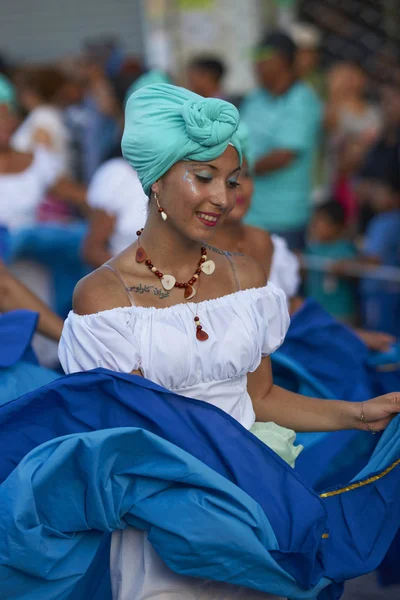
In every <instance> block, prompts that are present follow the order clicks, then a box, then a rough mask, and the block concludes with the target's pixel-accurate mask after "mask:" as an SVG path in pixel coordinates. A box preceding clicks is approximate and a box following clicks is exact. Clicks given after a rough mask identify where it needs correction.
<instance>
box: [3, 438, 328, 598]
mask: <svg viewBox="0 0 400 600" xmlns="http://www.w3.org/2000/svg"><path fill="white" fill-rule="evenodd" d="M150 466H151V468H150ZM16 498H18V501H17V502H16V501H15V499H16ZM0 504H1V506H2V507H3V509H4V518H2V520H1V523H0V532H1V533H0V563H1V566H0V590H1V592H2V594H4V595H5V597H6V598H8V599H9V600H11V599H14V598H15V599H17V598H18V599H19V600H23V599H32V598H40V599H41V600H53V599H54V598H57V599H59V600H62V599H63V598H67V597H68V595H69V593H70V591H71V589H72V588H73V587H74V583H75V582H76V581H77V580H78V579H79V578H80V577H81V575H82V573H84V572H85V570H86V569H87V568H88V567H89V565H90V562H91V559H92V558H93V555H94V553H95V552H96V551H97V548H98V546H99V544H100V541H101V538H102V532H109V531H112V530H115V529H124V528H125V527H127V526H133V527H137V528H139V529H145V530H147V531H148V537H149V540H150V541H151V543H152V544H153V546H154V547H155V549H156V551H157V552H158V554H159V555H160V556H161V557H162V558H163V559H164V560H165V562H166V563H167V565H168V566H169V567H170V568H171V569H173V570H174V571H177V572H179V573H181V574H186V575H190V576H194V577H201V578H207V579H210V578H211V579H216V580H223V581H228V582H231V583H235V584H238V585H246V586H247V587H252V588H254V589H259V590H271V591H277V592H278V591H281V592H282V591H284V593H285V594H286V593H290V594H291V595H293V594H296V595H297V594H298V593H300V596H301V597H307V596H309V594H304V593H302V592H301V590H299V589H298V586H297V585H296V583H295V582H294V580H293V578H292V577H290V575H288V573H286V572H285V571H284V570H283V569H282V568H280V567H279V565H278V564H277V563H276V562H275V560H274V559H273V557H272V556H271V553H270V552H269V550H271V549H276V548H277V540H276V538H275V535H274V532H273V530H272V528H271V525H270V524H269V522H268V520H267V518H266V516H265V514H264V512H263V511H262V509H261V507H260V506H259V505H258V504H257V503H256V502H255V501H254V500H253V499H251V498H250V497H249V496H248V495H247V494H246V493H245V492H243V491H242V490H240V489H239V488H238V487H237V486H235V485H234V484H232V483H231V482H229V481H228V480H227V479H226V478H225V477H222V476H221V475H219V474H218V473H216V472H215V471H214V470H212V469H210V468H209V467H207V466H206V465H204V464H203V463H201V462H200V461H199V460H197V459H195V458H194V457H193V456H191V455H190V454H188V453H186V452H184V451H182V450H181V449H179V448H177V447H176V446H174V445H172V444H170V443H169V442H166V441H165V440H162V439H161V438H160V437H158V436H154V435H153V434H151V433H149V432H147V431H143V430H141V429H136V428H133V429H131V428H129V429H127V428H120V429H118V430H115V429H114V430H113V429H111V430H108V431H98V432H92V433H90V434H81V435H72V436H66V437H64V438H59V439H57V440H54V441H51V442H48V443H47V444H43V445H42V446H40V447H39V448H38V449H36V450H34V451H33V452H32V453H31V454H29V455H28V456H27V457H26V458H25V459H24V460H23V461H22V463H21V464H20V465H19V466H18V467H17V469H15V470H14V471H13V473H12V474H11V475H10V476H9V478H8V479H7V480H6V481H5V482H4V483H3V484H2V486H0ZM11 541H12V543H10V542H11ZM7 542H8V543H7ZM39 548H42V551H38V549H39ZM132 559H133V560H134V557H132ZM28 560H29V565H28V564H27V561H28ZM328 583H329V582H328V581H326V580H322V581H321V582H319V583H318V586H317V588H316V589H314V590H313V593H314V594H315V592H316V591H319V590H320V589H321V588H322V587H323V586H324V585H327V584H328ZM35 594H36V596H35Z"/></svg>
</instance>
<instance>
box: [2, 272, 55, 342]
mask: <svg viewBox="0 0 400 600" xmlns="http://www.w3.org/2000/svg"><path fill="white" fill-rule="evenodd" d="M17 309H27V310H32V311H34V312H38V313H39V324H38V331H39V332H40V333H42V334H43V335H45V336H46V337H48V338H50V339H52V340H55V341H56V342H58V341H59V339H60V337H61V333H62V329H63V324H64V323H63V320H62V319H60V317H58V316H57V315H56V314H55V313H53V311H52V310H51V309H50V308H49V307H48V306H47V305H46V304H45V303H44V302H42V301H41V300H40V299H39V298H38V297H37V296H35V294H33V293H32V292H31V291H30V290H29V289H28V288H27V287H25V286H24V285H23V284H22V283H21V282H20V281H18V280H17V279H15V277H13V275H11V273H10V272H9V271H8V270H7V269H6V268H5V267H4V266H2V265H0V312H9V311H10V310H17Z"/></svg>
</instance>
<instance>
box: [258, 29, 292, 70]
mask: <svg viewBox="0 0 400 600" xmlns="http://www.w3.org/2000/svg"><path fill="white" fill-rule="evenodd" d="M265 50H272V51H275V52H276V53H277V54H280V55H281V56H284V57H285V59H286V61H287V63H288V64H289V65H290V66H293V64H294V61H295V58H296V51H297V46H296V44H295V43H294V41H293V40H292V38H291V37H290V36H289V35H287V33H285V32H284V31H279V30H275V31H270V32H268V33H266V34H265V35H264V37H263V38H262V39H261V41H260V43H259V44H258V45H257V47H256V49H255V55H256V56H257V55H258V54H261V55H262V53H263V51H265Z"/></svg>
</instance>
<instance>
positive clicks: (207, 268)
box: [200, 260, 215, 275]
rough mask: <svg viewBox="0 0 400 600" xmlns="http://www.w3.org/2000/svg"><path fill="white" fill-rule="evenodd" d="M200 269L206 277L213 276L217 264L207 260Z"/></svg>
mask: <svg viewBox="0 0 400 600" xmlns="http://www.w3.org/2000/svg"><path fill="white" fill-rule="evenodd" d="M200 269H201V270H202V271H203V273H205V274H206V275H212V274H213V273H214V271H215V262H214V261H213V260H206V262H204V263H203V264H202V265H201V266H200Z"/></svg>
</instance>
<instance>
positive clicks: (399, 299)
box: [358, 162, 400, 337]
mask: <svg viewBox="0 0 400 600" xmlns="http://www.w3.org/2000/svg"><path fill="white" fill-rule="evenodd" d="M370 186H371V188H372V196H373V198H374V209H375V210H376V212H377V214H376V215H375V216H374V217H373V218H372V219H371V221H370V222H369V224H368V227H367V231H366V234H365V239H364V248H363V254H362V256H361V257H360V258H359V259H358V260H359V262H360V263H361V264H367V265H384V266H389V267H399V265H400V235H399V232H400V185H399V162H397V165H396V170H395V171H394V172H393V175H392V177H391V178H388V180H387V181H376V182H374V183H373V182H370ZM361 301H362V312H363V320H364V326H365V327H367V328H368V329H372V330H374V331H376V330H380V331H384V332H386V333H389V334H391V335H394V336H396V337H399V336H400V284H399V283H393V282H391V281H379V280H378V281H377V280H376V279H372V278H371V279H368V278H366V279H363V280H362V282H361Z"/></svg>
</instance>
